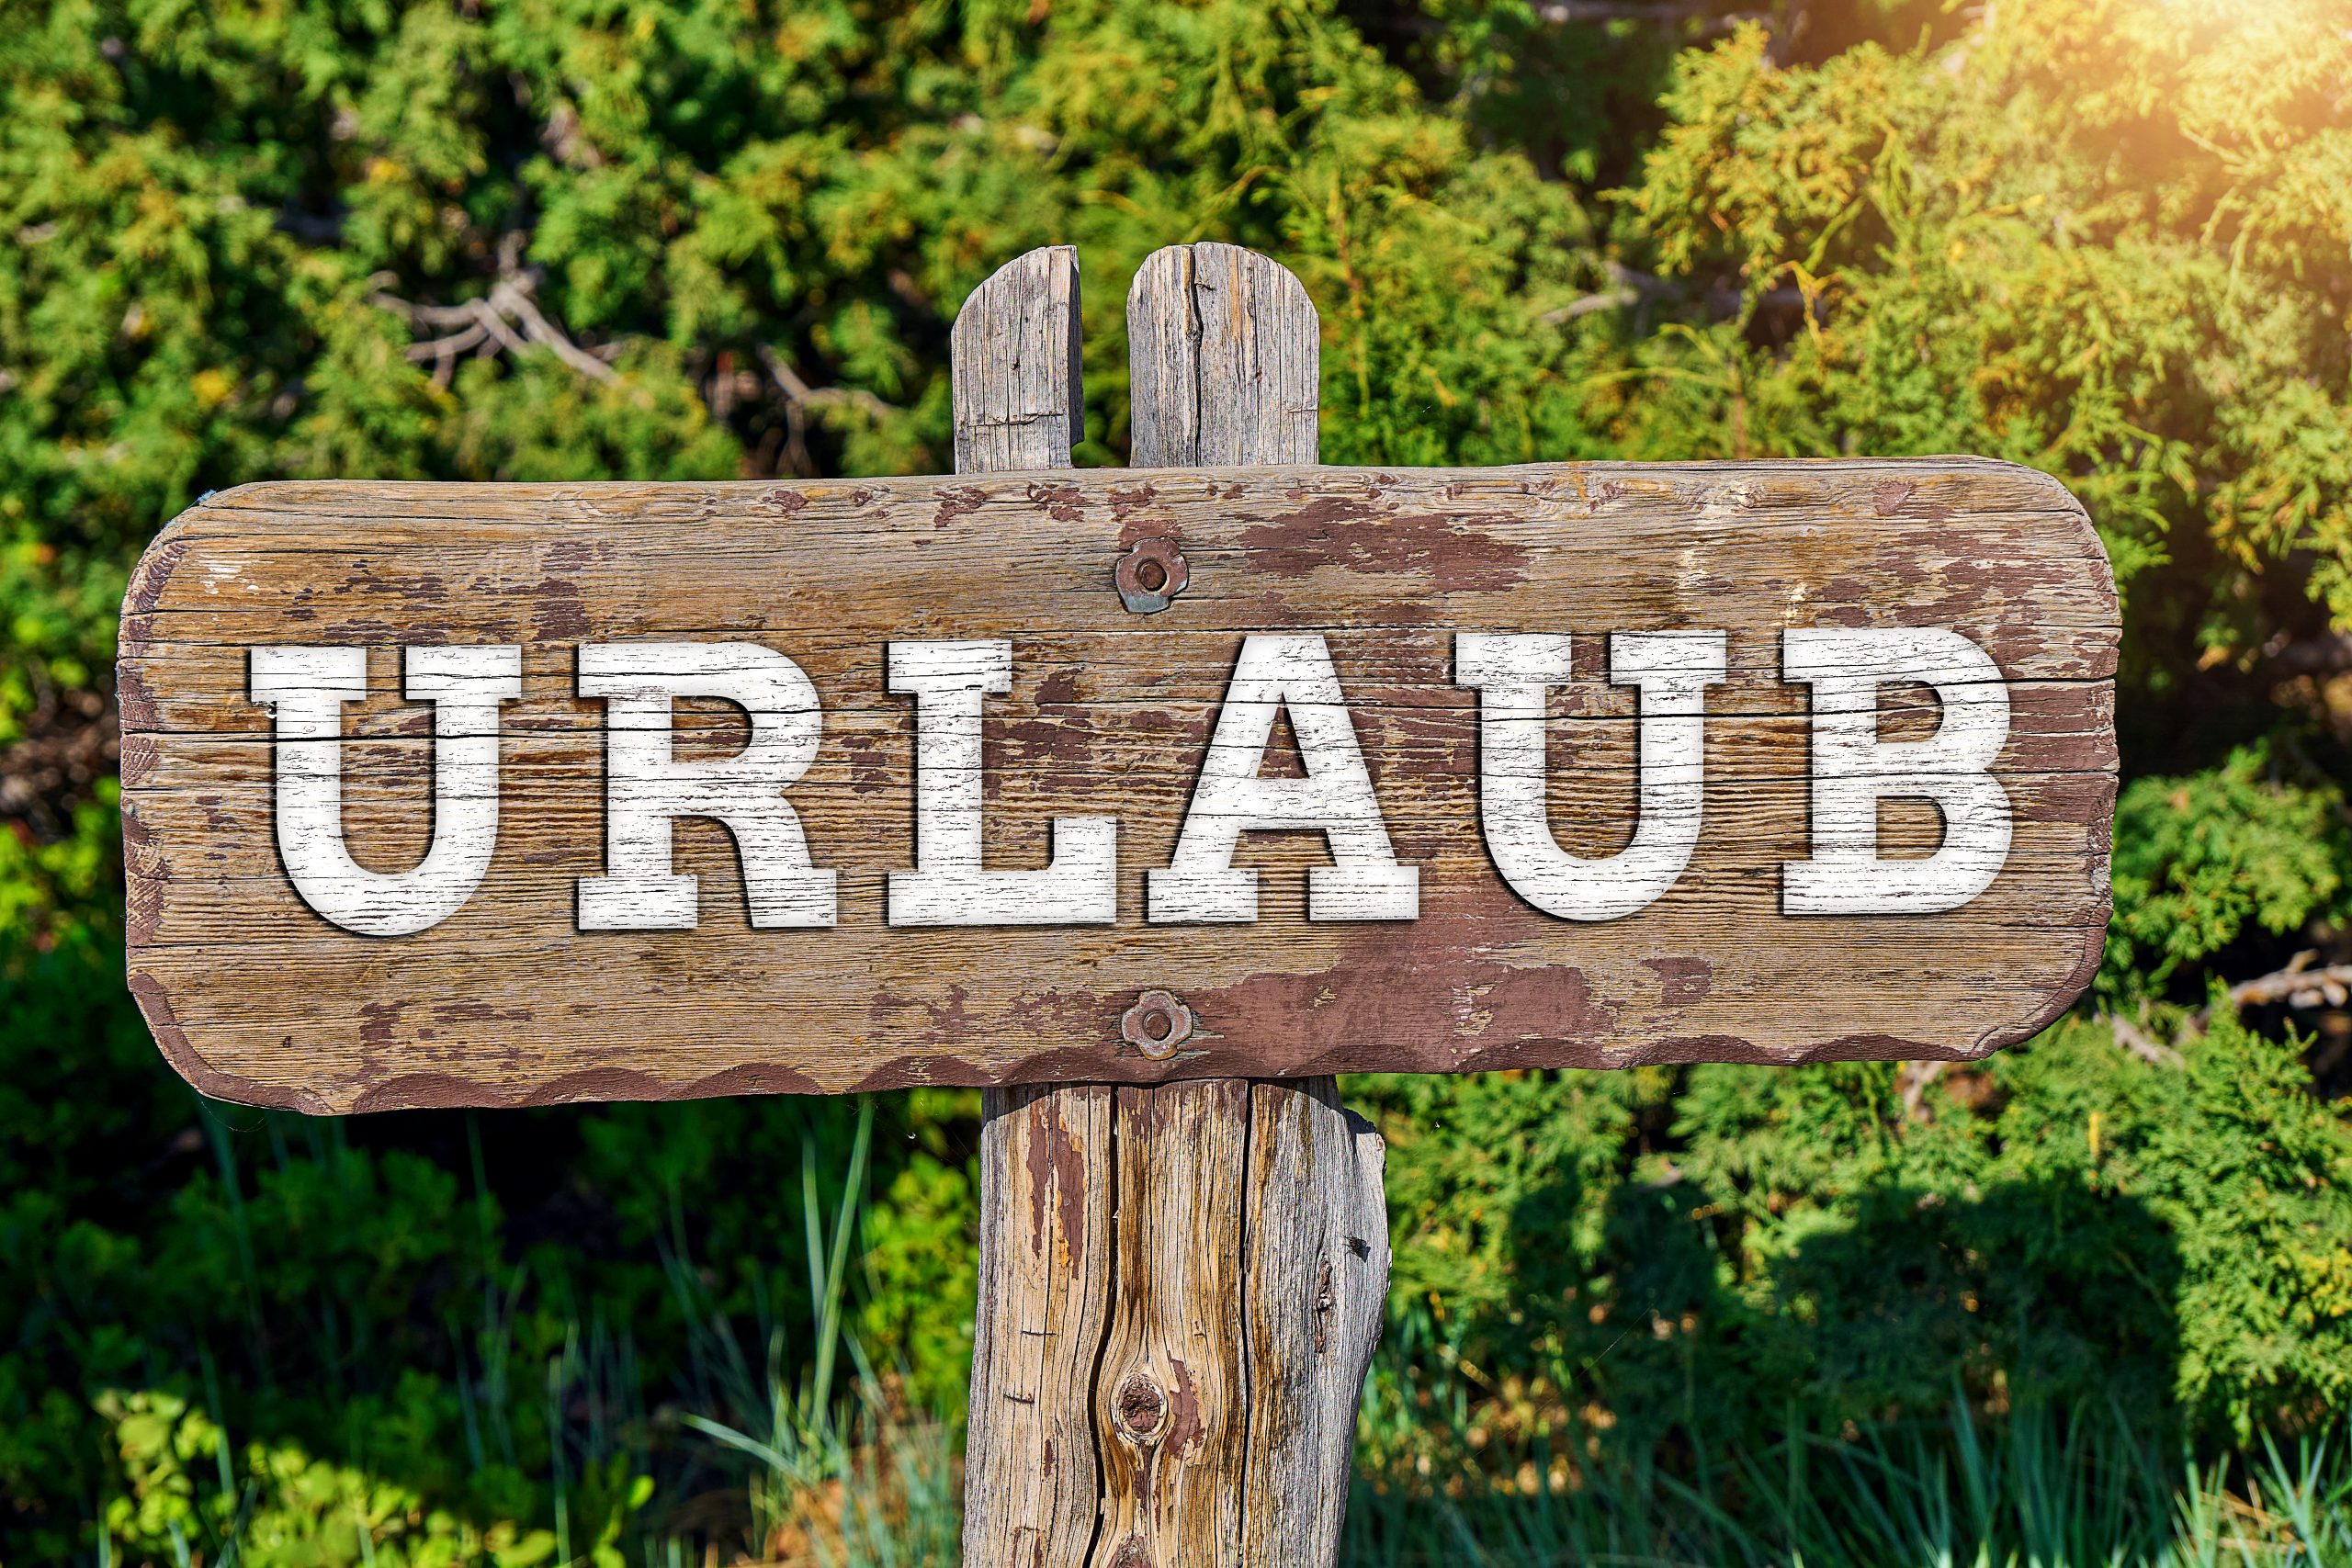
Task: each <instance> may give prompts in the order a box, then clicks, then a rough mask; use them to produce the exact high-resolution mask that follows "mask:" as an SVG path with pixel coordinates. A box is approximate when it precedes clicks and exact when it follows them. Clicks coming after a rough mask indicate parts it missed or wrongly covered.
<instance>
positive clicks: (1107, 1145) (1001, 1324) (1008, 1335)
mask: <svg viewBox="0 0 2352 1568" xmlns="http://www.w3.org/2000/svg"><path fill="white" fill-rule="evenodd" d="M1113 1094H1114V1091H1113V1089H1111V1087H1110V1086H1108V1085H1104V1084H1070V1085H1057V1086H1054V1087H1051V1088H1044V1087H1023V1088H1017V1089H990V1090H989V1092H988V1095H987V1100H988V1107H987V1114H986V1115H985V1117H984V1118H983V1120H982V1122H981V1129H980V1148H979V1167H980V1232H979V1294H978V1301H977V1302H976V1303H975V1305H974V1308H973V1343H972V1401H971V1422H970V1426H969V1427H968V1428H967V1437H966V1443H965V1483H964V1561H965V1562H974V1563H979V1562H1001V1563H1007V1564H1012V1565H1013V1568H1051V1565H1057V1564H1075V1563H1078V1562H1082V1561H1083V1560H1084V1556H1085V1549H1086V1544H1087V1542H1088V1541H1089V1540H1091V1539H1092V1537H1093V1533H1094V1526H1095V1517H1096V1511H1097V1507H1098V1504H1099V1498H1100V1493H1101V1482H1100V1472H1099V1470H1098V1468H1097V1460H1096V1456H1095V1438H1094V1424H1093V1421H1092V1419H1091V1410H1090V1407H1089V1401H1088V1400H1087V1398H1086V1397H1085V1394H1086V1391H1087V1390H1088V1388H1089V1387H1090V1378H1091V1374H1092V1372H1093V1370H1094V1365H1095V1361H1096V1358H1097V1355H1098V1353H1099V1352H1100V1349H1101V1347H1102V1344H1103V1331H1104V1324H1105V1321H1106V1317H1107V1314H1108V1312H1109V1307H1110V1302H1109V1293H1110V1284H1111V1275H1112V1269H1111V1261H1110V1260H1111V1249H1112V1247H1114V1244H1115V1243H1114V1235H1113V1233H1112V1228H1111V1204H1112V1198H1113V1194H1114V1183H1113V1181H1112V1179H1111V1153H1112V1117H1113V1113H1114V1105H1113Z"/></svg>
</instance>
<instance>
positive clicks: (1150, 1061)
mask: <svg viewBox="0 0 2352 1568" xmlns="http://www.w3.org/2000/svg"><path fill="white" fill-rule="evenodd" d="M2116 637H2117V609H2116V601H2115V596H2114V592H2113V588H2112V581H2111V577H2110V574H2109V568H2108V564H2107V560H2106V558H2105V555H2104V554H2103V552H2102V550H2101V548H2100V546H2099V544H2098V538H2097V536H2095V535H2094V534H2093V532H2092V530H2091V528H2090V526H2089V525H2088V523H2087V522H2086V520H2085V518H2084V516H2083V514H2082V513H2081V511H2080V509H2079V508H2078V507H2077V506H2076V505H2075V502H2073V501H2072V500H2071V499H2070V498H2069V497H2068V496H2067V495H2066V493H2065V492H2064V490H2063V489H2061V488H2060V487H2059V486H2058V485H2057V484H2056V483H2055V482H2054V481H2052V480H2051V479H2047V478H2044V477H2042V476H2041V475H2038V474H2034V473H2031V472H2030V471H2027V470H2024V469H2020V468H2011V467H2007V466H2005V465H2000V464H1996V463H1988V462H1979V461H1973V460H1965V459H1934V460H1927V461H1917V462H1833V463H1751V464H1739V465H1720V466H1714V465H1692V466H1645V465H1605V464H1604V465H1555V466H1540V467H1528V468H1490V469H1476V470H1412V469H1403V470H1392V471H1377V472H1375V471H1370V470H1362V469H1343V468H1238V469H1216V468H1196V469H1183V470H1178V469H1159V470H1148V469H1131V470H1100V471H1092V472H1078V471H1068V470H1065V471H1060V472H1053V473H1031V474H1008V475H991V476H988V477H978V478H957V479H895V480H866V481H854V482H853V481H838V482H824V483H803V484H779V483H741V484H695V485H687V484H669V485H652V484H646V485H582V486H525V485H476V486H467V487H456V486H434V485H424V484H390V483H383V484H359V483H349V484H330V483H302V484H294V483H288V484H270V485H258V486H250V487H247V488H245V489H242V490H237V491H229V492H227V493H225V494H222V495H220V496H217V497H214V498H212V499H210V500H209V501H208V502H206V503H204V504H202V505H200V506H198V507H197V508H195V509H194V510H192V511H190V512H189V513H186V514H185V515H183V516H182V517H181V518H180V519H179V520H178V521H176V522H175V523H174V524H173V525H171V526H170V527H169V528H167V529H166V530H165V531H164V534H163V535H162V536H160V537H159V538H158V539H157V540H156V541H155V543H154V545H153V547H151V548H150V549H149V551H148V552H147V554H146V556H145V557H144V558H143V559H142V560H141V562H140V564H139V567H138V570H137V571H136V572H135V574H134V575H133V578H132V580H131V583H130V592H129V595H128V597H127V599H126V601H125V604H124V617H123V627H122V649H121V662H120V670H119V694H120V703H121V710H122V724H123V743H122V774H123V785H124V791H123V831H124V840H125V844H126V849H127V852H128V857H129V867H130V973H131V986H132V988H133V989H134V991H135V992H136V994H137V996H138V998H139V999H140V1002H141V1005H142V1007H143V1008H144V1009H145V1011H146V1015H147V1018H148V1021H149V1022H150V1023H151V1025H152V1026H153V1030H154V1032H155V1034H156V1036H157V1038H158V1040H159V1041H160V1042H161V1043H162V1044H163V1047H164V1051H165V1053H166V1054H167V1055H169V1056H170V1058H171V1060H172V1061H173V1063H174V1064H175V1066H177V1067H178V1068H179V1070H180V1071H181V1072H182V1073H183V1074H185V1075H186V1076H187V1077H188V1078H189V1079H190V1080H191V1081H193V1082H194V1083H195V1084H196V1085H197V1086H198V1088H200V1089H203V1090H204V1091H205V1092H207V1093H209V1094H212V1095H216V1096H220V1097H223V1098H227V1099H232V1100H246V1101H251V1102H254V1103H260V1104H272V1105H284V1106H291V1107H298V1108H300V1109H303V1110H308V1111H357V1110H369V1109H379V1108H388V1107H395V1106H411V1105H457V1104H479V1105H501V1104H515V1103H528V1102H539V1101H548V1100H582V1099H620V1098H668V1097H675V1096H687V1095H710V1094H726V1093H737V1092H744V1091H752V1090H786V1091H796V1092H799V1091H824V1092H834V1091H845V1090H854V1089H885V1088H893V1087H899V1086H903V1085H909V1084H918V1083H957V1084H971V1083H1009V1082H1043V1081H1061V1080H1090V1081H1098V1082H1099V1081H1128V1082H1149V1081H1159V1080H1162V1079H1167V1078H1176V1077H1210V1076H1220V1075H1222V1076H1249V1077H1291V1076H1305V1075H1310V1074H1318V1073H1329V1072H1333V1071H1360V1070H1408V1071H1431V1072H1460V1071H1470V1070H1475V1069H1482V1068H1489V1067H1524V1066H1625V1065H1630V1064H1634V1063H1641V1062H1682V1061H1694V1060H1712V1059H1721V1060H1735V1061H1757V1062H1795V1061H1811V1060H1823V1059H1836V1058H1855V1057H1871V1058H1894V1057H1965V1056H1974V1055H1982V1054H1984V1053H1985V1052H1988V1051H1991V1050H1993V1049H1995V1048H1996V1047H1998V1046H2001V1045H2004V1044H2007V1043H2010V1042H2013V1041H2016V1040H2018V1039H2020V1038H2022V1037H2023V1036H2025V1035H2027V1034H2028V1033H2030V1032H2032V1031H2034V1030H2035V1029H2037V1028H2039V1027H2041V1025H2042V1024H2044V1023H2045V1022H2047V1021H2049V1020H2050V1019H2051V1018H2052V1017H2053V1016H2054V1015H2055V1014H2056V1013H2057V1012H2058V1011H2059V1010H2062V1009H2063V1008H2064V1006H2065V1005H2066V1004H2067V1003H2068V1002H2069V1001H2071V1000H2072V999H2073V998H2074V997H2075V995H2076V994H2077V993H2078V992H2079V991H2080V990H2081V988H2082V987H2083V986H2084V985H2085V984H2086V981H2087V980H2088V978H2089V977H2090V975H2091V973H2092V971H2093V969H2094V967H2095V966H2096V965H2097V964H2098V957H2099V953H2100V944H2101V940H2102V934H2103V932H2104V930H2105V927H2106V922H2107V914H2108V837H2109V818H2110V813H2111V809H2112V805H2113V798H2114V790H2115V773H2114V770H2115V741H2114V734H2113V725H2112V691H2111V678H2112V675H2113V671H2114V664H2115V648H2116Z"/></svg>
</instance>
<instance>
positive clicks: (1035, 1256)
mask: <svg viewBox="0 0 2352 1568" xmlns="http://www.w3.org/2000/svg"><path fill="white" fill-rule="evenodd" d="M1041 274H1042V275H1043V276H1044V278H1045V284H1044V286H1043V287H1042V288H1041V287H1039V286H1038V285H1037V284H1035V282H1029V283H1024V284H1022V285H1020V286H1018V287H1014V286H1013V285H1012V282H1011V280H1015V279H1035V278H1036V277H1038V276H1040V275H1041ZM1022 336H1025V337H1026V338H1027V340H1028V341H1029V343H1030V344H1032V345H1033V346H1032V348H1031V350H1030V353H1031V358H1030V360H1029V362H1028V365H1027V374H1026V376H1025V377H1019V376H1011V375H1007V374H1005V373H1004V371H1003V369H1002V368H1001V358H1002V350H1001V347H1000V345H1001V344H1002V343H1003V342H1004V341H1005V340H1006V339H1007V338H1008V337H1022ZM1060 343H1067V344H1068V345H1069V352H1068V353H1067V354H1066V355H1058V356H1057V355H1051V354H1040V353H1039V352H1038V351H1037V347H1036V346H1035V345H1046V347H1050V345H1052V344H1060ZM953 347H954V359H953V364H952V371H953V376H954V380H955V399H956V471H957V472H958V473H984V472H990V471H997V470H1001V469H1006V468H1067V467H1069V462H1070V447H1071V445H1072V444H1073V443H1074V442H1075V441H1076V440H1077V438H1078V436H1079V434H1080V429H1081V421H1080V367H1079V352H1078V349H1079V316H1078V263H1077V255H1076V253H1075V252H1072V251H1069V250H1067V249H1061V250H1055V251H1032V252H1030V253H1029V254H1026V255H1024V256H1022V257H1020V258H1019V259H1017V260H1015V261H1013V262H1011V263H1008V264H1007V265H1005V266H1004V267H1003V268H1001V269H1000V270H999V272H998V273H997V275H996V276H995V277H994V278H991V279H990V280H989V282H988V283H987V284H984V285H982V286H981V287H980V288H978V289H977V290H975V291H974V292H973V295H972V298H971V299H968V300H967V301H966V302H965V306H964V310H962V312H961V313H960V314H959V315H958V316H957V318H956V339H955V343H954V345H953ZM958 503H959V504H961V502H958ZM891 738H892V740H893V742H895V741H896V739H897V736H896V728H895V726H894V727H893V728H892V731H891ZM910 836H911V829H910ZM909 849H910V852H911V849H912V846H911V843H910V845H909ZM959 967H960V966H959ZM1114 1114H1115V1103H1114V1093H1113V1090H1112V1089H1110V1088H1109V1087H1108V1086H1105V1085H1089V1084H1076V1085H1065V1086H1057V1087H1053V1088H1048V1089H1028V1088H1023V1089H997V1088H990V1089H988V1091H987V1092H986V1093H985V1094H984V1095H983V1096H982V1105H981V1120H980V1149H979V1173H980V1234H979V1238H978V1239H979V1262H978V1268H979V1294H978V1301H977V1303H976V1304H975V1307H974V1314H973V1344H972V1352H973V1353H972V1399H971V1419H970V1425H969V1427H967V1432H966V1438H965V1457H964V1541H963V1545H964V1552H963V1557H964V1561H965V1562H969V1563H975V1564H979V1563H989V1564H994V1563H1002V1564H1005V1565H1007V1568H1079V1565H1080V1564H1082V1563H1083V1562H1085V1559H1086V1549H1087V1544H1088V1543H1089V1542H1090V1541H1091V1540H1093V1538H1094V1533H1095V1529H1096V1524H1097V1520H1098V1518H1099V1517H1100V1510H1101V1506H1102V1470H1101V1461H1100V1457H1099V1454H1098V1451H1097V1442H1096V1434H1095V1425H1094V1412H1093V1404H1092V1400H1091V1389H1092V1378H1093V1373H1094V1370H1095V1367H1096V1364H1097V1362H1098V1361H1099V1359H1100V1358H1101V1354H1102V1348H1103V1336H1104V1335H1105V1333H1106V1332H1107V1331H1108V1326H1109V1314H1110V1310H1111V1300H1110V1296H1111V1284H1112V1280H1113V1278H1114V1273H1115V1265H1114V1258H1115V1251H1114V1248H1115V1247H1116V1238H1115V1236H1114V1235H1113V1233H1112V1229H1111V1213H1112V1203H1113V1200H1114V1196H1115V1193H1116V1190H1117V1188H1116V1184H1115V1182H1114V1176H1113V1166H1112V1161H1113V1157H1114V1143H1113V1133H1114V1128H1113V1122H1114ZM1024 1214H1025V1215H1026V1216H1027V1218H1028V1221H1029V1223H1028V1224H1027V1225H1025V1226H1023V1225H1022V1224H1020V1223H1019V1221H1020V1219H1021V1217H1022V1216H1023V1215H1024Z"/></svg>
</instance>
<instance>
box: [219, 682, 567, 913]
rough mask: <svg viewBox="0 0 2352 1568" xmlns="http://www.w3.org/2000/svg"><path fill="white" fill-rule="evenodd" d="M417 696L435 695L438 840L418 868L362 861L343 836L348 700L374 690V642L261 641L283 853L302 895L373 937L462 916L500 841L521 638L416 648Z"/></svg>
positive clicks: (259, 696)
mask: <svg viewBox="0 0 2352 1568" xmlns="http://www.w3.org/2000/svg"><path fill="white" fill-rule="evenodd" d="M402 673H403V675H404V676H405V679H406V684H405V688H404V689H405V690H406V692H407V694H408V699H409V701H411V702H429V703H431V704H432V705H433V750H434V757H433V844H432V848H431V849H430V850H428V851H427V852H426V853H425V856H424V860H423V861H422V862H420V863H418V864H417V866H416V867H415V869H414V870H412V871H403V872H389V873H388V872H376V871H369V870H368V869H367V868H366V867H364V866H361V865H360V864H358V863H356V862H355V861H354V860H353V859H352V858H351V852H350V851H349V850H348V849H347V848H345V844H344V834H343V705H344V704H345V703H346V702H352V701H356V700H357V699H359V698H363V697H365V696H366V695H367V694H368V650H367V649H363V648H256V649H254V650H253V667H252V684H251V687H250V690H251V693H252V696H253V700H254V702H256V703H259V704H262V705H265V706H266V707H268V708H270V709H271V710H272V712H273V713H274V715H275V716H276V719H277V740H276V744H275V746H274V748H273V750H274V751H275V754H276V764H277V853H278V857H279V858H280V859H281V860H282V861H284V862H285V864H286V874H287V876H288V878H289V879H290V880H291V881H292V882H293V884H294V891H295V892H296V893H298V894H300V896H301V898H302V901H303V902H304V903H305V904H308V905H309V906H310V907H311V908H313V909H315V910H317V911H318V913H319V914H320V915H322V916H323V917H324V918H325V919H328V920H331V921H333V922H334V924H336V925H338V926H341V927H342V928H343V929H344V930H345V931H356V932H358V933H359V934H360V935H362V936H411V935H413V934H414V933H416V932H418V931H426V930H429V929H431V928H432V927H434V926H436V925H439V924H440V923H441V922H442V921H443V920H446V919H448V918H449V917H450V916H451V915H453V914H456V913H457V912H458V908H459V907H460V906H462V905H463V904H464V903H465V901H466V899H467V898H468V897H471V895H472V893H473V890H474V889H475V887H477V886H480V885H481V879H482V874H483V873H484V872H486V871H488V870H489V869H490V857H491V853H492V851H493V850H494V849H496V848H497V844H498V707H499V705H500V704H501V703H508V702H513V701H515V699H517V698H519V697H520V696H522V694H523V651H522V649H519V648H513V647H500V648H411V649H404V650H403V657H402Z"/></svg>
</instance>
